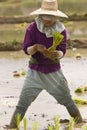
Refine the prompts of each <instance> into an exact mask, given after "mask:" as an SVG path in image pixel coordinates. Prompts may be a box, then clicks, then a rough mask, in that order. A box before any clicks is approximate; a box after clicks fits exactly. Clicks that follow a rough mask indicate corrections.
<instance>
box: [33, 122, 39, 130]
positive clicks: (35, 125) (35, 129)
mask: <svg viewBox="0 0 87 130" xmlns="http://www.w3.org/2000/svg"><path fill="white" fill-rule="evenodd" d="M37 127H38V123H37V122H36V121H34V122H33V124H32V130H37Z"/></svg>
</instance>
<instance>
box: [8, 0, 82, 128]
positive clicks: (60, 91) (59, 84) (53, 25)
mask: <svg viewBox="0 0 87 130" xmlns="http://www.w3.org/2000/svg"><path fill="white" fill-rule="evenodd" d="M57 5H58V4H57V1H56V0H43V1H42V5H41V8H40V9H38V10H36V11H34V12H32V13H31V14H30V15H35V16H36V17H35V22H32V23H31V24H30V25H29V27H28V28H27V30H26V34H25V38H24V43H23V50H24V52H25V53H26V54H27V55H31V58H30V61H29V70H28V72H27V76H26V79H25V82H24V86H23V89H22V92H21V95H20V99H19V102H18V104H17V106H16V110H15V112H14V114H13V117H12V120H11V123H10V125H9V127H10V128H16V127H17V125H16V118H15V116H16V115H17V114H18V113H19V114H20V115H21V120H22V119H23V117H24V115H25V112H26V110H27V109H28V107H29V106H30V104H31V103H32V102H33V101H34V100H35V99H36V97H37V96H38V95H39V94H40V92H41V91H42V90H43V89H45V90H46V91H47V92H48V93H49V94H51V95H52V96H53V97H54V98H55V99H56V100H57V101H58V103H60V104H62V105H64V106H65V107H66V109H67V111H68V112H69V114H70V115H71V116H72V117H74V119H75V121H76V122H77V123H78V122H81V121H82V117H81V115H80V112H79V110H78V108H77V106H76V105H75V103H74V102H73V100H72V98H71V95H70V90H69V88H68V84H67V81H66V79H65V77H64V75H63V73H62V71H61V65H60V59H61V58H63V57H64V55H65V53H66V41H67V32H66V29H65V27H64V25H63V24H62V23H61V22H60V21H59V20H58V17H65V18H67V16H66V15H65V14H64V13H63V12H61V11H59V10H58V7H57ZM54 32H58V33H59V34H61V35H63V37H64V38H63V40H62V41H61V43H60V44H59V45H58V46H57V47H56V49H55V50H49V48H50V47H51V46H52V44H53V34H54Z"/></svg>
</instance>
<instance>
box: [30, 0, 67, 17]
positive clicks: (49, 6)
mask: <svg viewBox="0 0 87 130" xmlns="http://www.w3.org/2000/svg"><path fill="white" fill-rule="evenodd" d="M30 15H53V16H57V17H58V16H59V17H65V18H68V16H67V15H66V14H64V13H63V12H62V11H60V10H58V3H57V0H43V1H42V4H41V8H40V9H37V10H35V11H33V12H31V13H30Z"/></svg>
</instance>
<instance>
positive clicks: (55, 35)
mask: <svg viewBox="0 0 87 130" xmlns="http://www.w3.org/2000/svg"><path fill="white" fill-rule="evenodd" d="M63 38H64V36H63V35H62V34H60V33H58V32H54V33H53V45H52V46H51V47H50V48H48V50H50V51H52V50H56V47H57V46H58V45H59V44H60V43H61V41H62V40H63Z"/></svg>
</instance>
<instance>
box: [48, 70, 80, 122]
mask: <svg viewBox="0 0 87 130" xmlns="http://www.w3.org/2000/svg"><path fill="white" fill-rule="evenodd" d="M50 79H51V80H50V89H49V90H47V91H48V92H49V93H50V94H51V95H52V96H53V97H54V98H55V99H56V100H57V101H58V102H59V103H60V104H62V105H64V106H65V107H66V109H67V110H68V112H69V114H70V115H71V116H72V117H73V118H74V119H75V121H76V122H77V123H78V122H82V117H81V114H80V112H79V109H78V108H77V106H76V104H75V103H74V101H73V100H72V97H71V95H70V90H69V88H68V84H67V80H66V79H65V77H64V75H63V73H62V71H61V70H60V71H58V72H55V73H54V74H52V75H50Z"/></svg>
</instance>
